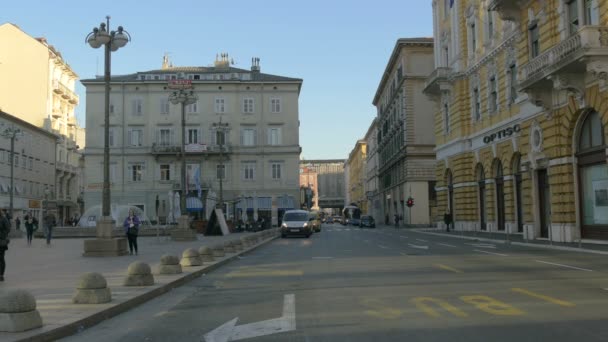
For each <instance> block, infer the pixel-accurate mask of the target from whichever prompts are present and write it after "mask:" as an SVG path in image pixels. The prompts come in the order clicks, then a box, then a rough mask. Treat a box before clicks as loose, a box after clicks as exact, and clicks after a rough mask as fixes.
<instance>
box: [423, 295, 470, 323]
mask: <svg viewBox="0 0 608 342" xmlns="http://www.w3.org/2000/svg"><path fill="white" fill-rule="evenodd" d="M412 302H413V303H414V304H415V305H416V308H418V309H419V310H421V311H422V312H424V313H425V314H427V315H429V316H431V317H435V318H439V317H441V314H440V313H439V312H437V311H436V310H435V309H433V307H431V306H430V305H429V304H427V303H432V304H435V305H438V306H439V307H441V308H442V309H443V310H445V311H447V312H449V313H451V314H452V315H454V316H456V317H468V316H469V315H468V314H467V313H466V312H464V311H462V310H460V309H459V308H457V307H455V306H453V305H452V304H450V303H448V302H446V301H444V300H441V299H437V298H433V297H416V298H413V299H412Z"/></svg>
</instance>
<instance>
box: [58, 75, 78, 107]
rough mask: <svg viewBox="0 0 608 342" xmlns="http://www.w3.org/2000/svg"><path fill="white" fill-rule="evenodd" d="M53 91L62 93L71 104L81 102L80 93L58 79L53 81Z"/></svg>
mask: <svg viewBox="0 0 608 342" xmlns="http://www.w3.org/2000/svg"><path fill="white" fill-rule="evenodd" d="M53 92H55V94H58V95H61V97H62V98H64V99H66V100H67V101H68V102H70V103H71V104H78V102H80V98H79V97H78V95H77V94H76V93H75V92H74V91H73V90H72V89H70V88H69V87H67V86H66V85H65V84H63V83H61V82H60V81H58V80H55V81H53Z"/></svg>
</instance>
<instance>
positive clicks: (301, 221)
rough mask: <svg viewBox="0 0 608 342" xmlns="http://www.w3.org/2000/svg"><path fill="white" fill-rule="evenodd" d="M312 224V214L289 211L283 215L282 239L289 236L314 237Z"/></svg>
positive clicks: (303, 211) (301, 211) (304, 211)
mask: <svg viewBox="0 0 608 342" xmlns="http://www.w3.org/2000/svg"><path fill="white" fill-rule="evenodd" d="M312 226H313V225H312V222H310V213H309V212H308V211H306V210H287V211H286V212H285V214H284V215H283V223H282V224H281V237H283V238H284V237H287V236H289V235H299V236H306V237H307V238H308V237H310V236H311V235H312Z"/></svg>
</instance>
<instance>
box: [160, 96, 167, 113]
mask: <svg viewBox="0 0 608 342" xmlns="http://www.w3.org/2000/svg"><path fill="white" fill-rule="evenodd" d="M160 113H161V114H169V100H168V99H166V98H161V99H160Z"/></svg>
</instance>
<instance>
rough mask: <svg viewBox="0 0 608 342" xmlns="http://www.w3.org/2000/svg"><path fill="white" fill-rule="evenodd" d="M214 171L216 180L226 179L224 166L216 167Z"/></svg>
mask: <svg viewBox="0 0 608 342" xmlns="http://www.w3.org/2000/svg"><path fill="white" fill-rule="evenodd" d="M216 171H217V172H216V177H217V179H226V165H218V166H217V169H216Z"/></svg>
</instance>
